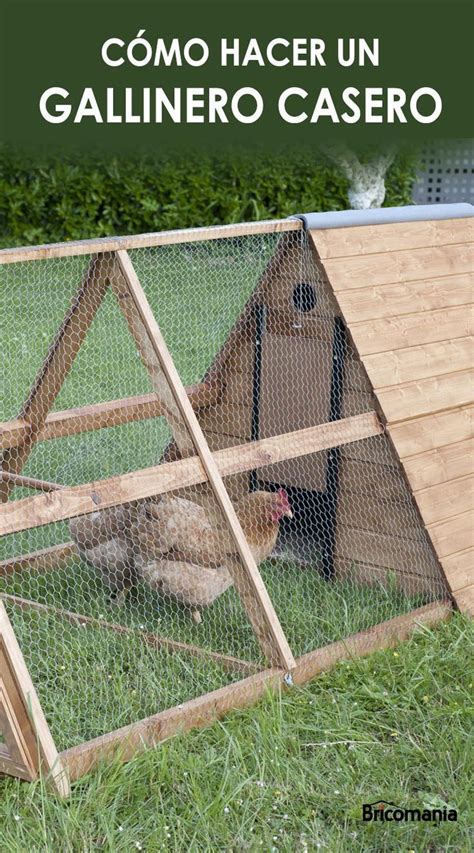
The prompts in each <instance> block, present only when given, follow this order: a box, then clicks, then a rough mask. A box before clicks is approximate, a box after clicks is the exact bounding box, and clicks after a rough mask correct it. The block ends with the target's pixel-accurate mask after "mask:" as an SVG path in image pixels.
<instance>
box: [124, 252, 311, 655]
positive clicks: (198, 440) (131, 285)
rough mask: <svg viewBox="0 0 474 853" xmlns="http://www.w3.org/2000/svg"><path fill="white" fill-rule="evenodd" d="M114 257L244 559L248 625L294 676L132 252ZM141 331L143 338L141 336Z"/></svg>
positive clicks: (131, 316) (138, 326) (241, 588)
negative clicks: (142, 283)
mask: <svg viewBox="0 0 474 853" xmlns="http://www.w3.org/2000/svg"><path fill="white" fill-rule="evenodd" d="M116 257H117V264H118V270H119V271H120V273H121V281H119V279H118V277H114V280H113V287H114V290H115V292H116V293H118V297H119V304H120V306H121V308H122V310H123V311H124V314H125V317H126V319H127V322H128V323H129V326H130V328H131V329H132V332H133V334H134V336H135V337H136V339H137V342H138V339H140V340H141V341H142V344H141V347H142V349H143V348H146V353H147V356H146V361H145V363H146V364H147V367H148V369H149V371H150V376H151V379H152V382H153V385H154V388H155V390H156V392H157V394H158V395H159V396H160V399H161V398H162V396H163V395H164V398H165V404H166V405H167V406H168V407H170V408H171V414H172V417H173V420H174V421H175V422H177V421H178V420H179V424H180V432H181V435H183V433H184V430H183V427H182V426H181V425H184V428H185V431H186V434H187V436H186V440H185V444H186V445H187V449H188V450H191V447H190V445H194V447H193V452H194V448H195V450H196V451H197V453H198V455H199V458H200V460H201V463H202V465H203V468H204V470H205V472H206V475H207V478H208V480H209V483H210V485H211V487H212V489H213V492H214V495H215V497H216V500H217V503H218V505H219V507H220V509H221V511H222V513H223V515H224V519H225V521H226V522H227V524H228V525H229V529H230V532H231V535H232V538H233V540H234V542H235V545H236V552H237V553H238V555H239V558H240V559H239V560H235V561H233V562H232V565H230V566H229V571H231V573H232V577H233V580H234V584H235V587H236V589H237V591H238V593H239V595H240V597H241V599H242V602H243V605H244V607H245V609H246V611H247V615H248V617H249V620H250V622H251V624H252V626H253V629H254V631H255V634H256V636H257V638H258V640H259V642H260V645H261V647H262V649H263V651H264V653H265V655H266V656H267V659H268V661H269V663H270V664H271V665H273V666H279V667H283V668H284V669H286V670H291V669H293V668H294V666H295V660H294V657H293V655H292V652H291V649H290V647H289V645H288V642H287V639H286V637H285V635H284V633H283V630H282V627H281V625H280V622H279V620H278V617H277V615H276V613H275V610H274V608H273V604H272V602H271V600H270V597H269V595H268V592H267V590H266V587H265V585H264V583H263V581H262V578H261V576H260V572H259V571H258V568H257V565H256V563H255V560H254V558H253V555H252V552H251V550H250V547H249V545H248V543H247V540H246V538H245V536H244V534H243V531H242V528H241V526H240V522H239V519H238V517H237V515H236V512H235V509H234V506H233V504H232V501H231V500H230V497H229V495H228V493H227V490H226V488H225V485H224V482H223V480H222V477H221V475H220V473H219V469H218V467H217V465H216V463H215V461H214V459H213V457H212V454H211V451H210V450H209V447H208V444H207V442H206V439H205V437H204V434H203V432H202V429H201V427H200V425H199V421H198V420H197V417H196V415H195V413H194V411H193V408H192V406H191V404H190V402H189V398H188V395H187V394H186V390H185V388H184V386H183V383H182V382H181V378H180V376H179V374H178V371H177V370H176V367H175V365H174V362H173V360H172V358H171V355H170V353H169V351H168V348H167V346H166V343H165V341H164V338H163V336H162V334H161V331H160V329H159V326H158V323H157V322H156V320H155V317H154V315H153V312H152V310H151V307H150V305H149V303H148V300H147V298H146V296H145V293H144V290H143V288H142V286H141V284H140V282H139V280H138V276H137V274H136V272H135V269H134V267H133V264H132V262H131V260H130V257H129V255H128V252H126V251H125V250H119V251H118V252H117V253H116ZM137 331H138V332H139V334H137ZM144 338H146V341H147V343H146V347H145V345H144V344H143V340H144ZM164 386H166V388H165V387H164ZM177 416H178V417H177ZM175 425H176V423H175ZM182 440H184V439H182Z"/></svg>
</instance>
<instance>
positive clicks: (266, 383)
mask: <svg viewBox="0 0 474 853" xmlns="http://www.w3.org/2000/svg"><path fill="white" fill-rule="evenodd" d="M130 258H131V261H132V264H133V267H134V269H135V270H136V272H137V275H138V279H139V280H140V282H141V284H142V286H143V288H144V291H145V294H146V296H147V299H148V301H149V303H150V305H151V308H152V311H153V313H154V316H155V317H156V319H157V321H158V323H159V326H160V329H161V332H162V333H163V335H164V338H165V341H166V343H167V346H168V348H169V350H170V352H171V355H172V358H173V360H174V363H175V365H176V367H177V369H178V372H179V375H180V377H181V380H182V381H183V383H184V384H185V386H186V387H187V391H188V396H189V399H190V400H191V401H192V404H193V407H194V409H195V411H196V414H197V417H198V420H199V422H200V425H201V427H202V429H203V432H204V435H205V438H206V440H207V442H208V445H209V447H210V449H211V450H212V451H213V452H217V453H218V454H219V452H220V451H227V453H226V454H225V460H226V462H225V464H226V466H227V467H226V469H225V471H224V472H223V473H224V474H225V476H224V482H225V485H226V488H227V490H228V493H229V495H230V497H231V499H232V502H233V504H234V507H235V510H236V513H237V516H238V518H239V521H240V524H241V527H242V530H243V532H244V535H245V537H246V540H247V542H248V544H249V546H250V550H251V552H252V554H253V557H254V559H255V562H256V563H257V565H258V566H259V568H260V572H261V575H262V578H263V581H264V583H265V585H266V588H267V590H268V592H269V594H270V599H271V601H272V602H273V605H274V607H275V609H276V613H277V616H278V618H279V620H280V622H281V625H282V627H283V630H284V632H285V634H286V637H287V639H288V641H289V643H290V646H291V649H292V651H293V653H294V654H295V655H301V654H304V653H305V652H308V651H311V650H313V649H315V648H318V647H319V646H321V645H324V644H326V643H329V642H332V641H334V640H339V639H343V638H344V637H346V636H348V635H349V634H351V633H354V632H357V631H361V630H364V629H366V628H369V627H370V626H372V625H375V624H377V623H379V622H380V621H382V620H385V619H388V618H391V617H393V616H396V615H399V614H402V613H405V612H408V611H409V610H411V609H413V607H415V606H417V605H419V604H422V603H424V602H426V601H431V600H433V599H436V598H441V597H443V596H444V595H445V594H446V589H445V584H444V580H443V578H442V576H441V572H440V569H439V565H438V562H437V560H436V558H435V557H434V554H433V551H432V547H431V545H430V543H429V541H428V539H427V535H426V532H425V529H424V527H423V525H422V522H421V520H420V518H419V515H418V512H417V510H416V508H415V506H414V504H413V501H412V497H411V494H410V491H409V489H408V487H407V485H406V483H405V480H404V478H403V475H402V473H401V471H400V467H399V463H398V460H397V459H396V457H395V455H394V453H393V451H392V449H391V446H390V444H389V440H388V438H387V437H386V436H385V435H384V434H379V435H374V436H373V437H369V438H365V439H363V440H356V439H357V438H358V435H357V427H356V425H354V427H353V430H354V431H353V434H352V433H351V432H349V434H348V437H349V439H351V438H353V440H352V441H351V440H349V441H347V440H346V443H345V444H344V445H343V446H340V447H329V448H328V449H324V450H319V451H317V452H314V447H313V445H312V444H311V442H310V439H309V438H308V444H307V446H305V445H304V443H303V446H301V442H300V449H299V451H298V455H295V453H294V452H293V447H292V443H293V442H294V441H296V439H294V438H292V436H291V433H292V432H293V431H297V430H301V429H304V428H310V427H314V426H317V425H319V424H325V423H328V422H331V421H338V420H341V419H347V418H351V417H353V416H357V415H362V414H364V413H366V412H371V411H372V410H373V409H374V399H373V395H372V392H371V389H370V385H369V383H368V380H367V377H366V374H365V371H364V369H363V367H362V365H361V363H360V361H359V359H358V358H357V355H356V353H355V351H354V350H353V348H352V346H351V342H350V339H349V337H348V334H347V330H346V329H345V326H344V323H343V322H342V319H341V317H340V315H339V311H338V308H337V305H336V303H335V300H334V298H333V296H332V293H331V290H330V288H329V286H328V284H327V282H326V281H325V279H324V276H323V275H322V273H321V269H320V267H319V265H318V262H317V258H316V256H315V253H314V251H313V250H312V248H311V246H310V245H309V242H308V237H307V235H306V233H305V232H304V231H291V232H289V233H287V234H283V236H282V235H281V234H276V233H275V234H273V233H265V234H255V235H245V236H241V237H228V238H226V239H216V240H209V241H202V242H193V243H185V242H184V243H181V244H178V245H169V246H159V247H155V248H152V247H143V248H139V249H133V250H131V251H130ZM1 277H2V287H1V291H0V293H1V297H0V298H1V302H2V305H1V311H0V317H1V322H2V342H3V352H4V360H3V370H2V374H1V383H2V403H1V411H0V419H1V420H2V421H4V422H9V423H8V424H7V425H6V426H5V424H4V426H3V428H2V433H1V435H2V446H3V448H4V452H3V461H2V467H3V471H4V475H3V476H4V480H3V482H2V484H0V488H2V489H3V497H4V499H5V498H6V497H8V499H9V501H10V502H11V503H12V504H14V503H15V501H17V500H19V499H21V498H23V497H25V496H30V495H33V494H35V495H37V494H38V482H37V481H42V483H41V484H40V488H41V489H42V490H43V491H45V492H46V494H47V495H48V494H49V498H44V502H45V503H46V505H47V501H48V500H51V502H52V505H54V492H55V491H56V490H57V488H58V487H62V488H63V489H67V488H68V487H72V486H78V485H80V484H88V483H92V484H94V483H97V484H98V487H100V482H99V481H100V480H103V479H104V478H110V477H116V478H119V477H120V478H121V479H120V480H119V479H117V480H115V481H114V482H112V484H111V485H110V486H109V487H108V493H107V494H108V495H109V496H110V495H112V499H113V501H114V503H115V504H116V505H115V506H113V507H110V508H106V509H100V500H99V502H98V508H97V509H96V510H95V511H94V512H93V513H88V514H86V515H78V516H77V517H75V518H72V519H70V520H64V521H59V522H57V523H44V524H39V525H38V526H35V527H32V528H31V529H27V530H21V531H17V532H15V533H12V534H10V535H7V536H4V537H3V538H2V539H0V560H3V561H4V563H3V566H2V569H1V572H0V576H1V577H0V581H1V592H2V594H3V596H4V600H5V602H6V605H7V608H8V611H9V614H10V617H11V619H12V622H13V624H14V627H15V631H16V634H17V637H18V639H19V642H20V646H21V648H22V651H23V653H24V655H25V658H26V661H27V664H28V666H29V669H30V672H31V675H32V678H33V681H34V683H35V685H36V687H37V690H38V693H39V696H40V699H41V701H42V704H43V707H44V710H45V713H46V716H47V719H48V721H49V723H50V725H51V727H52V732H53V736H54V737H55V739H56V741H57V745H58V747H59V748H65V747H67V746H70V745H72V744H74V743H79V742H81V741H83V740H85V739H88V738H92V737H94V736H96V735H100V734H103V733H105V732H107V731H109V730H111V729H115V728H118V727H119V726H123V725H127V724H129V723H133V722H135V721H138V720H139V719H141V718H143V717H144V716H146V715H149V714H151V713H156V712H157V711H159V710H162V709H165V708H167V707H170V706H173V705H176V704H179V703H182V702H184V701H185V700H187V699H190V698H193V697H195V696H199V695H201V694H203V693H207V692H209V691H210V690H212V689H214V688H217V687H221V686H223V685H225V684H227V683H229V682H231V681H236V680H239V679H241V678H243V677H244V676H245V675H249V674H250V673H252V672H254V671H256V670H257V669H259V668H263V667H264V666H265V665H266V659H265V651H267V657H268V644H269V638H268V637H267V636H264V634H265V632H264V631H263V633H262V628H261V618H260V617H261V612H260V605H259V603H258V601H257V602H256V601H255V598H254V597H253V593H252V589H251V585H250V584H249V582H248V580H247V578H246V572H245V567H244V565H243V563H242V560H241V558H240V556H239V554H238V552H237V549H236V545H235V540H234V538H233V536H232V534H231V531H230V528H229V524H228V522H227V521H226V519H225V518H224V516H223V513H222V510H221V509H220V508H219V505H218V502H217V501H216V497H215V494H214V491H213V489H212V487H211V486H210V484H209V483H207V482H203V479H204V478H203V477H202V475H201V476H200V477H199V476H197V477H196V474H195V473H194V475H193V476H194V482H192V483H191V484H186V485H182V486H180V487H179V486H176V487H175V488H170V486H169V484H168V486H167V491H166V494H160V490H161V489H160V486H159V484H158V481H159V483H161V484H162V483H163V480H160V479H159V475H158V474H155V475H153V476H156V479H157V484H158V485H157V487H156V494H154V493H153V486H152V487H149V492H148V494H149V495H150V497H146V498H144V499H142V500H135V501H125V500H123V499H121V498H120V495H122V494H125V493H124V492H123V491H122V489H123V484H124V479H123V478H125V482H126V483H130V482H131V481H133V480H135V478H137V480H138V478H140V477H144V476H149V472H148V469H150V467H152V466H161V465H163V464H165V463H167V462H173V461H177V460H186V459H188V458H191V461H192V457H195V456H196V452H197V451H196V446H195V442H194V440H193V438H192V436H191V434H190V432H189V429H188V428H187V426H186V424H185V422H184V421H183V418H182V415H181V414H180V411H179V410H178V408H177V407H176V403H175V400H174V397H173V394H172V393H171V391H170V387H169V384H168V382H167V380H166V379H165V377H164V374H163V372H162V370H161V368H160V366H159V365H158V364H157V363H156V360H155V359H154V356H153V352H152V351H151V350H150V346H149V341H147V340H146V335H144V331H143V327H142V324H141V323H140V319H139V318H138V319H137V316H136V314H135V313H134V310H133V308H132V309H131V308H130V303H129V302H127V293H125V292H124V289H123V277H121V273H120V270H119V269H118V266H117V259H116V257H115V256H114V255H113V254H110V255H102V256H101V257H100V258H99V259H96V258H94V257H92V256H82V257H70V258H60V259H54V260H45V261H35V262H33V263H21V264H11V265H7V266H4V267H2V270H1ZM81 282H82V285H81V286H80V287H79V284H80V283H81ZM78 287H79V290H78ZM64 316H65V317H66V320H64V321H63V323H62V326H61V322H62V318H63V317H64ZM58 328H59V329H60V332H59V333H58ZM55 335H56V338H55ZM51 340H54V343H53V344H51ZM41 365H46V366H43V367H41ZM35 377H36V378H35ZM30 387H33V389H34V391H33V393H30V395H29V396H28V389H29V388H30ZM25 400H26V401H27V402H26V404H25ZM104 401H115V402H114V403H113V404H111V405H110V406H109V407H108V408H106V409H104V407H103V406H100V405H98V404H100V403H102V402H104ZM72 407H74V408H75V412H74V418H75V420H74V426H71V423H72V421H71V416H70V415H71V413H68V411H67V410H70V409H71V408H72ZM49 409H51V411H52V414H50V415H49V417H48V419H47V421H46V425H45V426H44V427H42V429H41V430H40V432H39V434H38V435H36V434H35V433H34V432H33V431H31V430H30V431H29V432H25V430H24V429H22V427H21V424H20V423H19V422H18V421H17V420H15V419H16V418H17V417H18V414H19V413H20V414H21V415H22V417H23V418H25V417H26V418H27V420H29V421H30V422H32V423H37V422H38V421H41V422H42V421H43V420H44V417H45V416H46V414H47V411H48V410H49ZM78 409H79V411H78ZM53 435H54V438H53V437H52V436H53ZM273 436H282V439H281V445H282V447H284V453H283V459H284V461H280V462H276V463H275V462H270V461H268V459H267V457H265V455H264V454H263V455H260V456H259V455H255V453H253V455H252V453H250V456H249V446H250V450H251V449H252V447H251V446H252V442H258V441H261V440H264V439H266V438H268V437H273ZM36 439H39V440H36ZM243 445H245V446H246V447H245V448H244V447H243ZM255 446H256V447H258V445H255ZM229 448H235V450H234V451H231V452H229ZM286 456H287V457H288V458H286ZM193 470H194V472H195V470H196V469H195V468H194V469H193ZM229 470H230V471H231V473H229ZM134 472H137V474H136V475H135V474H134ZM5 475H6V476H5ZM18 477H20V478H21V477H23V478H32V479H33V480H34V481H36V483H35V485H36V488H35V490H34V491H33V490H32V489H31V488H28V485H29V483H28V480H26V479H25V480H21V479H18ZM127 478H128V479H127ZM191 479H192V477H191ZM183 482H184V481H183ZM30 484H31V480H30ZM175 485H176V484H175ZM91 488H92V494H95V492H94V488H93V487H91ZM114 489H116V490H117V495H115V494H114ZM89 492H91V489H89ZM101 495H102V492H101V493H100V495H99V498H100V496H101ZM43 520H44V519H43ZM52 548H53V550H51V549H52ZM31 553H33V554H34V556H33V557H32V558H31V557H30V558H28V557H24V559H22V560H19V559H18V558H19V557H20V556H23V555H28V554H31ZM236 585H237V587H238V591H237V589H236ZM25 602H30V603H29V604H28V603H25Z"/></svg>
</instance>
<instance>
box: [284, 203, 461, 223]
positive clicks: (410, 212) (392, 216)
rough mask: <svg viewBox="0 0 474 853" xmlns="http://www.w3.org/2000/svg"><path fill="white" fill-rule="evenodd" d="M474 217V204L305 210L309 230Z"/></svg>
mask: <svg viewBox="0 0 474 853" xmlns="http://www.w3.org/2000/svg"><path fill="white" fill-rule="evenodd" d="M466 216H474V206H473V205H472V204H464V203H463V204H420V205H417V204H411V205H408V206H407V207H371V208H369V209H368V210H335V211H329V212H328V213H301V214H298V215H297V216H295V217H293V218H294V219H302V220H303V222H304V224H305V227H306V228H307V229H311V228H350V227H352V226H356V225H388V224H390V223H394V222H429V221H430V220H433V219H460V218H463V217H466Z"/></svg>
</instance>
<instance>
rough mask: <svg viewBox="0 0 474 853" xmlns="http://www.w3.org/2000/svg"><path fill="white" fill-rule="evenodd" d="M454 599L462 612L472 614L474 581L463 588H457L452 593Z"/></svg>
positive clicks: (473, 611) (473, 608) (473, 607)
mask: <svg viewBox="0 0 474 853" xmlns="http://www.w3.org/2000/svg"><path fill="white" fill-rule="evenodd" d="M454 599H455V601H456V604H457V606H458V607H459V609H460V610H461V611H462V612H463V613H467V614H468V615H469V616H474V583H471V584H470V585H469V586H465V587H464V589H458V590H457V591H456V592H455V593H454Z"/></svg>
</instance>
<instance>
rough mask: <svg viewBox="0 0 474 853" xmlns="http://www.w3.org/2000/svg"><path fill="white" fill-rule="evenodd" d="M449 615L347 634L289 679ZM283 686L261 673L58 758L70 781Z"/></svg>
mask: <svg viewBox="0 0 474 853" xmlns="http://www.w3.org/2000/svg"><path fill="white" fill-rule="evenodd" d="M451 613H452V605H451V602H449V601H437V602H434V603H433V604H427V605H426V606H425V607H420V608H418V609H417V610H412V611H411V613H407V614H406V615H404V616H397V617H396V618H395V619H390V620H388V621H386V622H381V623H380V624H379V625H375V626H374V627H373V628H369V629H368V630H367V631H361V632H360V633H358V634H352V635H351V636H350V637H347V639H346V640H341V641H339V642H337V643H331V644H330V645H328V646H324V647H323V648H320V649H316V650H315V651H313V652H309V653H308V654H306V655H304V656H303V657H300V658H298V659H297V660H296V668H295V669H293V671H292V673H291V675H292V680H293V682H294V683H295V684H304V683H305V682H306V681H309V680H310V679H311V678H314V676H315V675H317V674H318V673H320V672H324V671H326V670H328V669H330V668H331V667H333V666H334V665H335V664H336V663H338V662H339V661H342V660H349V659H352V658H356V657H360V656H363V655H368V654H370V653H371V652H374V651H376V650H378V649H386V648H391V647H392V646H394V645H396V644H397V643H399V642H401V641H402V640H405V639H407V637H409V636H410V634H411V633H412V632H413V631H414V630H416V628H417V627H418V626H421V625H433V624H436V623H437V622H439V621H441V620H444V619H447V618H448V617H449V616H450V614H451ZM284 686H285V673H284V671H283V670H279V669H277V668H273V669H266V670H263V671H262V672H258V673H256V674H255V675H251V676H249V678H245V679H243V680H242V681H239V682H237V683H236V684H228V685H227V686H226V687H221V688H220V689H219V690H214V691H212V693H207V694H206V695H205V696H200V697H199V698H198V699H192V700H191V701H189V702H185V703H184V704H183V705H179V706H178V707H175V708H170V709H168V710H167V711H161V712H160V713H158V714H154V715H153V716H152V717H147V718H146V719H144V720H140V722H137V723H135V724H132V725H129V726H124V727H123V728H121V729H117V730H116V731H114V732H109V733H108V734H106V735H103V736H102V737H98V738H95V739H94V740H90V741H88V742H87V743H82V744H79V745H78V746H73V747H72V748H71V749H66V750H65V751H64V752H62V753H60V757H61V760H62V762H63V765H64V766H65V767H66V768H67V770H68V772H69V778H70V781H71V782H74V781H76V780H77V779H80V778H81V776H84V775H85V774H86V773H89V772H90V771H91V770H94V769H95V768H96V767H97V766H98V764H100V763H102V762H103V761H111V760H118V761H123V762H125V761H130V759H131V758H133V757H134V756H135V755H136V754H137V753H139V752H142V751H143V750H144V749H147V748H148V747H150V746H156V745H157V744H158V743H160V742H161V741H163V740H166V739H167V738H170V737H172V736H173V735H176V734H179V733H182V732H186V731H189V730H190V729H193V728H203V727H204V726H207V725H209V724H210V723H212V722H214V721H215V720H217V719H220V718H221V717H223V716H224V715H225V714H226V713H228V712H229V711H232V710H234V709H237V708H247V707H249V706H251V705H254V704H255V702H257V701H258V699H260V698H262V696H264V695H265V694H266V693H267V692H268V691H269V690H273V691H277V690H279V689H282V688H283V687H284Z"/></svg>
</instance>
